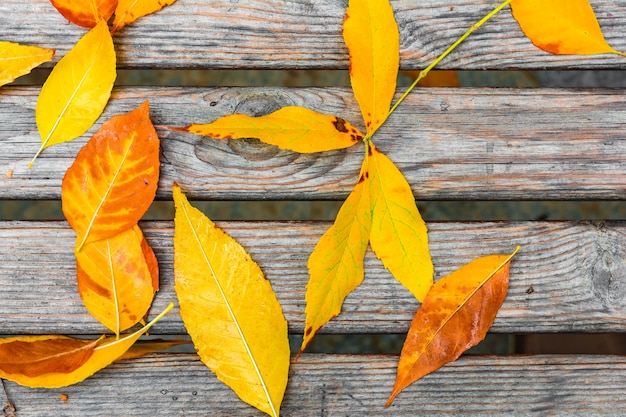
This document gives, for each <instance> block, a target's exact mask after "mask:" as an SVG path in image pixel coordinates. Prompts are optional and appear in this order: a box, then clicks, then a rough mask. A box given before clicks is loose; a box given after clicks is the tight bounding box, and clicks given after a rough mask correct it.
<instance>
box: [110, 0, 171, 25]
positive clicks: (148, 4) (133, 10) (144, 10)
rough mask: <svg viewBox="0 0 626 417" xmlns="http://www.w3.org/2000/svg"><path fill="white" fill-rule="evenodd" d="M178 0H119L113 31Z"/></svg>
mask: <svg viewBox="0 0 626 417" xmlns="http://www.w3.org/2000/svg"><path fill="white" fill-rule="evenodd" d="M175 1H176V0H119V1H118V3H117V8H116V9H115V19H113V29H112V30H111V31H112V32H113V33H116V32H117V31H118V30H120V29H121V28H123V27H124V26H126V25H129V24H131V23H133V22H134V21H135V20H137V19H139V18H140V17H143V16H146V15H149V14H151V13H154V12H157V11H159V10H161V9H162V8H164V7H165V6H169V5H171V4H173V3H174V2H175Z"/></svg>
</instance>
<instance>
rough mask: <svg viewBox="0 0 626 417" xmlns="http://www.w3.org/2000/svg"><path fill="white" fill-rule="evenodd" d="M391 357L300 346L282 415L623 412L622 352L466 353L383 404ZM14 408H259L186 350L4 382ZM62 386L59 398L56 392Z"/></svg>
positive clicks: (86, 413) (189, 412) (30, 411)
mask: <svg viewBox="0 0 626 417" xmlns="http://www.w3.org/2000/svg"><path fill="white" fill-rule="evenodd" d="M396 364H397V357H396V356H375V355H360V356H354V355H353V356H348V355H308V354H304V355H302V356H301V357H300V359H299V360H298V362H296V363H293V362H292V365H291V371H290V375H289V384H288V387H287V392H286V394H285V399H284V402H283V406H282V408H281V415H283V416H298V417H300V416H310V417H314V416H315V417H317V416H320V417H321V416H367V415H376V416H378V415H382V416H409V415H427V416H431V415H459V416H468V415H475V416H478V415H480V416H484V415H500V416H526V415H533V416H557V415H558V416H597V415H607V416H621V415H624V413H625V412H626V396H625V395H624V392H626V358H624V357H619V356H582V355H568V356H565V355H560V356H559V355H550V356H548V355H545V356H532V357H531V356H517V357H509V356H490V357H485V356H482V357H476V356H465V357H461V359H459V360H458V361H456V362H454V363H451V364H449V365H447V366H445V367H444V368H442V369H440V370H438V371H437V372H435V373H433V374H430V375H427V376H426V377H424V378H423V379H422V380H421V381H418V382H417V383H415V384H413V385H411V386H409V387H408V388H407V389H406V390H405V391H404V392H402V393H401V394H400V395H399V396H398V397H397V398H396V399H395V401H394V403H393V405H392V406H391V407H389V408H387V409H385V408H383V405H384V403H385V401H386V400H387V397H388V395H389V393H390V392H391V387H392V385H393V382H394V380H395V372H396ZM5 385H6V388H7V393H8V395H9V398H10V399H11V401H13V403H14V404H15V406H16V408H17V415H18V416H19V417H35V416H81V417H91V416H140V415H141V416H259V417H260V416H264V415H265V414H263V413H261V412H259V411H257V410H255V409H253V408H252V407H249V406H247V405H246V404H244V403H243V402H241V401H239V400H238V398H237V397H236V396H235V394H233V393H232V391H230V390H229V389H228V388H226V387H225V386H224V385H223V384H221V383H220V382H219V381H217V379H216V378H215V377H214V376H213V374H211V372H210V371H209V370H208V369H207V368H206V367H205V366H204V365H203V364H202V363H201V362H200V360H199V359H198V357H197V356H196V355H193V354H176V355H173V354H170V355H165V354H158V355H150V356H147V357H144V358H140V359H137V360H132V361H124V362H119V363H116V364H113V365H112V366H111V367H109V368H107V369H104V370H103V371H101V372H99V373H97V374H96V375H94V376H93V377H92V378H90V379H88V380H87V381H85V382H83V383H81V384H78V385H74V386H71V387H67V388H61V389H52V390H43V389H28V388H24V387H21V386H19V385H16V384H14V383H12V382H6V383H5ZM60 394H66V395H67V396H68V400H67V402H62V401H60V399H59V395H60Z"/></svg>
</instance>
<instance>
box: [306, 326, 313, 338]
mask: <svg viewBox="0 0 626 417" xmlns="http://www.w3.org/2000/svg"><path fill="white" fill-rule="evenodd" d="M312 331H313V328H312V327H311V326H309V327H307V328H306V330H305V331H304V335H305V336H308V335H310V334H311V332H312Z"/></svg>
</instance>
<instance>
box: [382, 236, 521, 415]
mask: <svg viewBox="0 0 626 417" xmlns="http://www.w3.org/2000/svg"><path fill="white" fill-rule="evenodd" d="M518 250H519V247H518V248H517V249H516V250H515V252H513V254H511V255H491V256H484V257H482V258H478V259H475V260H473V261H472V262H470V263H469V264H467V265H465V266H463V267H461V268H459V269H458V270H456V271H454V272H453V273H451V274H450V275H448V276H446V277H444V278H442V279H440V280H439V281H437V283H436V284H435V285H433V287H432V288H431V290H430V291H429V292H428V294H427V295H426V298H425V299H424V302H423V303H422V305H421V306H420V308H419V309H418V310H417V314H415V317H414V318H413V322H412V323H411V328H410V329H409V333H408V335H407V338H406V341H405V342H404V347H403V348H402V354H401V355H400V361H399V363H398V374H397V377H396V383H395V385H394V387H393V392H392V393H391V395H390V396H389V400H388V401H387V406H389V405H390V404H391V402H392V401H393V399H394V398H395V397H396V395H398V394H399V393H400V391H402V390H403V389H404V388H406V387H407V386H408V385H410V384H412V383H413V382H415V381H417V380H418V379H420V378H421V377H423V376H424V375H427V374H429V373H431V372H433V371H435V370H437V369H439V368H441V367H442V366H443V365H445V364H446V363H449V362H452V361H454V360H456V359H457V358H458V357H459V356H461V354H462V353H463V352H465V351H466V350H467V349H469V348H471V347H472V346H475V345H477V344H478V343H479V342H480V341H481V340H483V339H484V338H485V335H486V334H487V331H488V330H489V328H490V327H491V325H492V324H493V321H494V319H495V318H496V314H497V313H498V310H499V309H500V306H502V303H503V302H504V298H505V297H506V292H507V289H508V286H509V265H510V262H511V259H512V258H513V256H514V255H515V254H516V253H517V251H518Z"/></svg>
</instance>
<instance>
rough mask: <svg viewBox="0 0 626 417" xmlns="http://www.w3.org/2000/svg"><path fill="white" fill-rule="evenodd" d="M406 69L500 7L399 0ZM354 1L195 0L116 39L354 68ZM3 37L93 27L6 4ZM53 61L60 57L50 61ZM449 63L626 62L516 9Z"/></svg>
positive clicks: (126, 49)
mask: <svg viewBox="0 0 626 417" xmlns="http://www.w3.org/2000/svg"><path fill="white" fill-rule="evenodd" d="M391 3H392V6H393V7H394V11H395V15H396V20H397V22H398V25H399V27H400V28H401V31H400V42H401V44H400V47H401V66H402V68H404V69H421V68H424V67H426V66H427V65H428V64H429V63H430V62H432V61H433V60H434V59H435V58H436V57H437V56H438V55H439V54H440V53H441V52H443V51H444V50H445V49H446V48H447V47H448V46H449V45H451V44H452V43H453V42H454V41H455V40H456V39H457V38H459V37H460V36H461V35H462V34H463V33H464V32H465V31H466V30H467V29H468V28H469V27H471V26H472V25H473V24H474V23H476V22H477V21H478V20H480V19H481V18H482V17H483V16H485V15H486V14H487V13H488V12H489V11H491V10H492V9H493V8H494V7H495V6H496V4H497V2H493V1H488V0H457V1H455V2H454V4H453V5H451V4H450V1H448V0H429V1H419V2H418V1H392V2H391ZM345 7H346V2H345V0H300V1H297V2H296V1H289V2H285V1H280V0H245V1H239V0H185V1H179V2H176V3H175V4H173V5H172V6H169V7H166V8H165V9H163V10H161V11H160V12H158V13H156V14H154V15H151V16H147V17H144V18H142V19H141V20H139V21H137V22H136V23H135V24H133V25H131V26H129V27H127V28H124V29H123V30H122V31H121V32H120V33H119V34H118V35H116V36H115V38H114V40H115V45H116V51H117V53H118V57H119V62H120V67H121V68H146V67H155V66H158V67H159V68H189V69H190V68H236V69H243V68H277V69H285V68H317V69H322V68H326V69H332V68H344V69H345V68H348V53H347V49H346V48H345V46H344V43H343V39H342V36H341V25H342V22H343V19H344V15H345ZM593 7H594V10H595V12H596V15H597V17H598V20H599V22H600V25H601V27H602V29H603V31H604V34H605V37H606V38H607V41H608V42H609V43H610V44H611V45H612V46H613V47H614V48H616V49H618V50H621V51H624V50H626V38H624V36H623V28H624V26H626V1H623V0H620V1H610V0H595V1H594V2H593ZM0 27H1V28H2V38H3V40H6V41H14V42H20V43H26V44H34V45H39V46H42V47H47V48H54V49H57V55H56V58H55V61H53V62H56V61H57V60H58V59H59V58H60V57H62V56H64V55H65V54H66V53H67V51H69V49H70V48H71V47H72V46H73V45H74V44H75V43H76V41H77V40H78V38H79V37H80V36H82V35H83V34H84V33H85V30H84V29H82V28H79V27H76V26H74V25H72V24H70V23H69V22H68V21H67V20H65V19H64V18H63V17H62V16H61V15H60V14H59V13H58V12H57V11H56V10H55V9H54V8H53V7H52V5H51V4H50V2H49V1H47V0H31V1H28V2H25V1H22V0H8V1H3V2H1V3H0ZM46 65H47V66H48V67H49V66H51V65H52V64H46ZM439 68H441V69H444V68H446V69H544V68H553V69H556V68H578V69H582V68H622V69H623V68H626V61H625V60H624V59H623V58H622V57H619V56H616V55H603V56H593V57H589V56H587V57H585V56H554V55H551V54H548V53H546V52H543V51H541V50H539V49H538V48H536V47H534V46H533V45H532V43H531V42H530V41H529V40H528V39H526V38H525V36H524V35H523V33H522V31H521V30H520V28H519V25H518V24H517V22H515V20H514V19H513V18H512V16H511V13H510V10H509V9H508V8H507V9H505V10H503V11H502V12H501V13H499V14H498V15H497V16H496V17H495V18H493V19H492V20H491V21H490V22H488V23H487V24H486V25H485V26H484V27H482V28H481V29H480V30H478V31H477V32H476V33H475V34H473V35H472V36H470V38H469V39H468V40H467V41H466V42H464V43H463V44H462V45H461V46H460V47H459V48H458V49H457V50H456V51H454V52H453V53H452V54H451V55H450V56H449V57H448V58H446V59H445V60H444V61H443V62H442V63H441V64H440V66H439Z"/></svg>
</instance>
